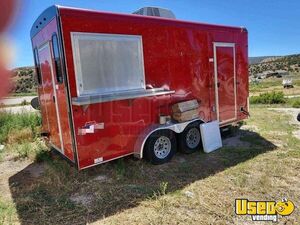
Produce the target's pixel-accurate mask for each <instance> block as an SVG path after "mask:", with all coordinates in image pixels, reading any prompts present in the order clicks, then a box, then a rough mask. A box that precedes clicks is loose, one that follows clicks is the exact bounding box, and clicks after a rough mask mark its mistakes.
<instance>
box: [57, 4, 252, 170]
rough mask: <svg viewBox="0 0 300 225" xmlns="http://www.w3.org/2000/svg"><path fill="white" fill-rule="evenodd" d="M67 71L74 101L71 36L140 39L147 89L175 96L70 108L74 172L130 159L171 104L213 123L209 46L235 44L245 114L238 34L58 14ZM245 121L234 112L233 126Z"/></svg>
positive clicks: (243, 39)
mask: <svg viewBox="0 0 300 225" xmlns="http://www.w3.org/2000/svg"><path fill="white" fill-rule="evenodd" d="M59 11H60V18H61V27H62V35H63V42H64V48H65V57H66V65H67V71H68V74H67V75H68V78H69V83H70V93H71V96H72V97H77V92H76V80H75V72H74V64H73V52H72V45H71V35H70V32H90V33H109V34H132V35H142V38H143V50H144V67H145V77H146V85H148V84H150V85H152V86H153V87H165V88H169V89H170V90H175V91H176V92H175V94H172V95H164V96H156V97H146V98H138V99H133V100H122V101H112V102H106V103H98V104H91V105H90V106H89V107H87V108H83V107H80V106H72V110H71V111H72V113H73V119H74V128H75V133H76V136H75V138H76V142H77V151H78V159H79V168H85V167H88V166H91V165H93V164H94V159H97V158H103V160H104V161H107V160H110V159H113V158H116V157H119V156H123V155H126V154H130V153H132V152H133V149H134V143H135V141H136V138H137V137H138V135H139V134H140V132H141V131H142V130H143V129H145V127H147V126H148V125H150V124H153V123H157V122H158V115H159V114H170V113H171V112H170V108H171V107H170V106H171V105H172V104H173V103H176V102H178V101H183V100H189V99H194V98H195V99H197V100H198V101H199V102H201V103H200V105H201V106H200V113H199V114H200V117H201V118H202V119H203V120H207V121H208V120H214V119H216V113H215V112H214V111H213V110H212V108H213V105H214V104H215V89H214V65H213V63H212V62H209V59H210V58H213V57H214V53H213V42H229V43H235V52H236V72H237V74H236V75H237V107H238V109H239V107H241V106H242V107H245V108H247V97H248V69H247V68H248V63H247V62H248V59H247V57H248V56H247V32H246V30H245V29H242V28H232V27H223V26H214V25H207V24H197V23H190V22H183V21H177V20H168V19H159V18H149V17H143V16H134V15H122V14H112V13H101V12H94V11H87V10H75V9H70V8H60V9H59ZM244 118H246V115H245V114H243V113H241V112H239V111H238V112H237V120H236V121H238V120H242V119H244ZM89 121H96V122H103V123H104V124H105V128H104V129H103V130H98V131H96V132H95V133H93V134H87V135H78V130H79V129H81V128H82V127H83V126H84V125H85V123H86V122H89Z"/></svg>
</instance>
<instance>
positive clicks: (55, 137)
mask: <svg viewBox="0 0 300 225" xmlns="http://www.w3.org/2000/svg"><path fill="white" fill-rule="evenodd" d="M38 55H39V60H40V65H41V77H42V90H43V92H44V93H43V101H44V104H45V106H46V112H47V117H48V123H49V132H50V135H49V138H50V143H51V144H52V145H53V146H54V147H55V148H56V149H57V150H60V151H62V152H63V143H62V133H61V126H60V119H59V114H58V104H57V97H56V89H55V83H54V75H53V67H52V65H53V63H52V58H51V52H50V43H49V42H47V43H46V44H44V45H43V46H41V47H40V48H39V49H38Z"/></svg>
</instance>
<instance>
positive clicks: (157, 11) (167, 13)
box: [132, 7, 176, 19]
mask: <svg viewBox="0 0 300 225" xmlns="http://www.w3.org/2000/svg"><path fill="white" fill-rule="evenodd" d="M132 14H138V15H144V16H157V17H164V18H172V19H176V17H175V15H174V13H173V12H172V11H171V10H169V9H163V8H158V7H143V8H140V9H139V10H137V11H135V12H133V13H132Z"/></svg>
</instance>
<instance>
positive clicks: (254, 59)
mask: <svg viewBox="0 0 300 225" xmlns="http://www.w3.org/2000/svg"><path fill="white" fill-rule="evenodd" d="M273 57H274V56H258V57H249V64H250V65H252V64H257V63H261V62H262V61H263V60H264V59H268V58H273Z"/></svg>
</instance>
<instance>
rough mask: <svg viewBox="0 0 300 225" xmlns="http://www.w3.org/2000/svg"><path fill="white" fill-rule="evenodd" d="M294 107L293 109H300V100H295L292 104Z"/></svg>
mask: <svg viewBox="0 0 300 225" xmlns="http://www.w3.org/2000/svg"><path fill="white" fill-rule="evenodd" d="M292 107H293V108H300V100H299V99H297V100H294V101H293V103H292Z"/></svg>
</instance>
